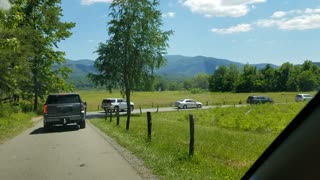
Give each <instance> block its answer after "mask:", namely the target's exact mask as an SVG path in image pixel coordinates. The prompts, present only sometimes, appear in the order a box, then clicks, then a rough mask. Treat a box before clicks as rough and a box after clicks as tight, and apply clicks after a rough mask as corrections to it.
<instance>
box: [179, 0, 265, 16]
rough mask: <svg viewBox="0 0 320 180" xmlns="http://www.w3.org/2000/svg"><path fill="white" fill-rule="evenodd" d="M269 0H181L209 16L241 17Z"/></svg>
mask: <svg viewBox="0 0 320 180" xmlns="http://www.w3.org/2000/svg"><path fill="white" fill-rule="evenodd" d="M266 1H267V0H179V2H180V3H181V4H182V5H183V6H185V7H188V8H190V10H191V11H192V12H194V13H198V14H202V15H205V16H207V17H225V16H229V17H240V16H244V15H246V14H247V13H248V12H249V11H250V9H254V8H255V6H254V4H257V3H263V2H266Z"/></svg>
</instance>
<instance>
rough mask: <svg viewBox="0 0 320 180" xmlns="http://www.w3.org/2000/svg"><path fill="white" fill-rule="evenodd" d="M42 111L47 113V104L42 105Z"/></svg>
mask: <svg viewBox="0 0 320 180" xmlns="http://www.w3.org/2000/svg"><path fill="white" fill-rule="evenodd" d="M43 113H44V114H47V113H48V105H46V104H45V105H44V107H43Z"/></svg>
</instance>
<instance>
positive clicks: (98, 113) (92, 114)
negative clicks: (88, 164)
mask: <svg viewBox="0 0 320 180" xmlns="http://www.w3.org/2000/svg"><path fill="white" fill-rule="evenodd" d="M242 106H246V104H239V105H220V106H202V108H199V109H198V110H201V109H210V108H216V107H223V108H226V107H242ZM189 110H195V108H190V109H177V108H176V107H161V108H148V109H141V112H142V113H146V112H148V111H149V112H169V111H189ZM138 113H140V109H134V110H133V111H132V114H138ZM121 114H125V112H121ZM104 116H105V112H104V111H95V112H88V113H87V117H88V118H89V119H92V118H98V117H104Z"/></svg>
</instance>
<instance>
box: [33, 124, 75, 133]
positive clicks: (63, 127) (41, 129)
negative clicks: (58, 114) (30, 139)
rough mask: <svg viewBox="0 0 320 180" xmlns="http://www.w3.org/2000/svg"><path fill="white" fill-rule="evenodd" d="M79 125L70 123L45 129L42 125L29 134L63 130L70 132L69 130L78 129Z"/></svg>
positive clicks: (60, 131)
mask: <svg viewBox="0 0 320 180" xmlns="http://www.w3.org/2000/svg"><path fill="white" fill-rule="evenodd" d="M78 130H79V126H78V125H77V124H70V125H66V126H61V125H60V126H59V125H56V126H51V127H50V128H49V129H48V130H45V129H44V128H43V127H40V128H38V129H35V130H33V131H32V132H31V133H30V135H37V134H47V133H63V132H70V131H78Z"/></svg>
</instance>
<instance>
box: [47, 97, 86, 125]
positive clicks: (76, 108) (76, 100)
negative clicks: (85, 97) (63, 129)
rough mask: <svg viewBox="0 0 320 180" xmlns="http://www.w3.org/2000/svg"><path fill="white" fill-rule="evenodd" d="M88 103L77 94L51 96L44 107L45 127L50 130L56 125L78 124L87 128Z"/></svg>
mask: <svg viewBox="0 0 320 180" xmlns="http://www.w3.org/2000/svg"><path fill="white" fill-rule="evenodd" d="M85 119H86V102H82V100H81V98H80V95H79V94H77V93H63V94H62V93H61V94H50V95H48V97H47V100H46V103H45V104H44V107H43V127H44V129H46V130H47V129H49V128H50V126H52V125H56V124H62V125H67V124H71V123H77V124H78V125H79V126H80V129H84V128H85V127H86V121H85Z"/></svg>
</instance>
